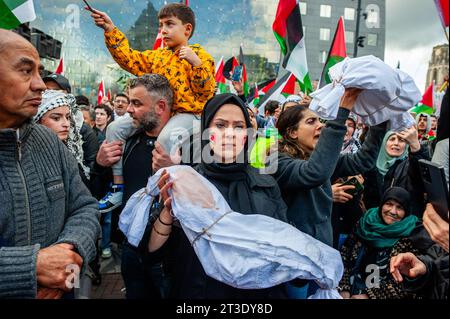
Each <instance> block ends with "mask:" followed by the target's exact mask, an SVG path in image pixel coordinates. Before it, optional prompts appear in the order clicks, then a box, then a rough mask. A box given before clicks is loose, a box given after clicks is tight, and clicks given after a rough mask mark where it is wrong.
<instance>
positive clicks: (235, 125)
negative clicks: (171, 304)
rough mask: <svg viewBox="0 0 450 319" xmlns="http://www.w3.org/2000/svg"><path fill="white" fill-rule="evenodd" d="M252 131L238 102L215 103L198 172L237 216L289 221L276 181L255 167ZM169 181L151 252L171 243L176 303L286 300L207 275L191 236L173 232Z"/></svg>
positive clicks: (205, 125)
mask: <svg viewBox="0 0 450 319" xmlns="http://www.w3.org/2000/svg"><path fill="white" fill-rule="evenodd" d="M251 126H252V125H251V121H250V118H249V115H248V112H247V109H246V107H245V105H244V103H243V102H242V100H241V99H239V98H238V97H237V96H235V95H233V94H220V95H216V96H215V97H214V98H212V99H211V100H209V101H208V103H207V104H206V106H205V108H204V110H203V113H202V122H201V128H202V150H203V151H202V155H203V156H202V163H201V164H199V165H198V166H197V167H196V170H197V172H199V173H200V174H201V175H202V176H204V177H205V178H206V179H207V180H209V181H210V182H211V183H212V184H213V185H214V186H215V187H216V188H217V189H218V190H219V192H220V193H221V194H222V195H223V197H224V198H225V200H226V201H227V203H228V204H229V205H230V207H231V209H232V210H233V211H236V212H239V213H242V214H263V215H266V216H269V217H272V218H276V219H278V220H281V221H287V218H286V205H285V204H284V202H283V200H282V198H281V194H280V190H279V188H278V185H277V183H276V181H275V180H274V179H273V178H272V177H271V176H270V175H260V174H258V171H257V170H256V169H254V168H252V167H251V166H250V165H249V161H248V158H247V157H248V155H247V153H248V133H247V129H248V128H251ZM168 179H169V174H168V173H165V174H163V175H162V177H161V178H160V180H159V188H160V189H161V197H162V199H163V202H164V208H163V209H162V211H161V214H160V215H159V217H158V218H156V220H155V222H154V224H153V230H152V234H151V238H150V242H149V249H150V251H156V250H158V249H159V248H160V247H161V246H162V245H163V244H164V243H165V242H166V241H167V240H168V239H169V242H170V245H171V247H172V249H173V252H174V255H175V256H174V260H176V264H175V265H174V269H173V272H172V274H173V287H172V294H171V295H172V297H174V298H183V299H184V298H186V299H189V298H214V299H217V298H221V299H229V298H230V299H242V298H244V299H246V298H283V297H285V295H284V290H283V287H282V285H279V286H275V287H272V288H268V289H258V290H245V289H237V288H234V287H231V286H228V285H226V284H224V283H221V282H219V281H217V280H215V279H213V278H211V277H208V276H207V275H206V273H205V271H204V269H203V267H202V265H201V263H200V261H199V259H198V257H197V255H196V253H195V251H194V248H193V247H192V245H191V243H190V242H189V240H188V238H187V237H186V235H185V233H184V232H183V231H182V229H181V228H179V227H177V226H176V225H173V226H172V224H173V217H172V215H171V214H170V210H171V206H170V205H171V199H170V197H169V196H168V194H167V190H168V189H169V188H171V187H172V183H171V182H168ZM172 228H173V229H172ZM169 237H170V238H169ZM169 242H168V244H169Z"/></svg>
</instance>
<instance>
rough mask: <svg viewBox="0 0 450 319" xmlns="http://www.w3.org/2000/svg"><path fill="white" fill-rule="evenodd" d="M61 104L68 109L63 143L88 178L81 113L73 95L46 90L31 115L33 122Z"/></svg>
mask: <svg viewBox="0 0 450 319" xmlns="http://www.w3.org/2000/svg"><path fill="white" fill-rule="evenodd" d="M61 106H68V107H69V110H70V129H69V137H68V138H67V141H65V144H66V146H67V148H68V149H69V151H70V152H71V153H72V154H73V156H75V158H76V160H77V162H78V164H79V165H80V166H81V167H82V169H83V173H84V175H85V176H86V178H88V179H89V168H88V167H87V166H86V165H84V163H83V160H84V152H83V139H82V137H81V134H80V130H81V127H82V125H83V114H82V113H81V111H80V110H79V108H78V105H77V104H76V100H75V96H73V95H72V94H68V93H64V92H63V91H56V90H46V91H44V93H43V94H42V103H41V105H39V109H38V112H37V113H36V115H35V116H34V117H33V121H34V122H36V123H37V122H39V121H40V120H41V119H42V117H43V116H44V115H45V113H47V112H49V111H51V110H54V109H56V108H58V107H61Z"/></svg>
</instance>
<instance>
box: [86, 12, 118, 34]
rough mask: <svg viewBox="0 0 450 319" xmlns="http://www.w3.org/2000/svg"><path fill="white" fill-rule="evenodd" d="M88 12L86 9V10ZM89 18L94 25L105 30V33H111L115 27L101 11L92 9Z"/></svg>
mask: <svg viewBox="0 0 450 319" xmlns="http://www.w3.org/2000/svg"><path fill="white" fill-rule="evenodd" d="M86 10H88V9H86ZM93 10H94V12H92V13H91V17H92V18H93V19H94V22H95V25H96V26H98V27H100V28H102V29H103V30H105V32H111V31H112V30H113V29H114V28H115V27H116V26H115V25H114V23H113V22H112V20H111V18H110V17H109V16H108V15H107V14H106V13H105V12H102V11H98V10H95V9H93Z"/></svg>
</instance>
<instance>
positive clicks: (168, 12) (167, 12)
mask: <svg viewBox="0 0 450 319" xmlns="http://www.w3.org/2000/svg"><path fill="white" fill-rule="evenodd" d="M168 17H176V18H178V19H180V20H181V22H183V24H187V23H190V24H191V25H192V32H191V35H190V36H189V39H190V38H192V36H193V35H194V31H195V13H194V11H192V9H191V8H190V7H188V6H186V5H184V4H181V3H170V4H168V5H165V6H164V7H162V8H161V10H159V13H158V19H164V18H168Z"/></svg>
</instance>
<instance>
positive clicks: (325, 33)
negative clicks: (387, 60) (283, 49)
mask: <svg viewBox="0 0 450 319" xmlns="http://www.w3.org/2000/svg"><path fill="white" fill-rule="evenodd" d="M385 2H386V1H385V0H362V1H361V20H360V28H359V36H363V37H365V38H364V40H363V45H364V47H358V56H364V55H374V56H376V57H378V58H380V59H381V60H384V48H385V39H386V37H385V31H386V29H385V26H386V3H385ZM357 7H358V0H303V1H301V2H300V12H301V14H302V23H303V33H304V34H305V42H306V43H305V45H306V51H307V59H308V69H309V72H310V77H311V80H316V79H320V76H321V73H322V69H323V66H324V63H325V62H326V59H327V56H328V51H329V50H330V46H331V42H332V41H333V36H334V33H335V31H336V26H337V23H338V20H339V18H340V17H341V16H343V17H344V25H345V38H346V46H347V56H349V57H353V55H354V54H353V52H354V45H355V42H357V39H356V34H355V31H356V21H357Z"/></svg>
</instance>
